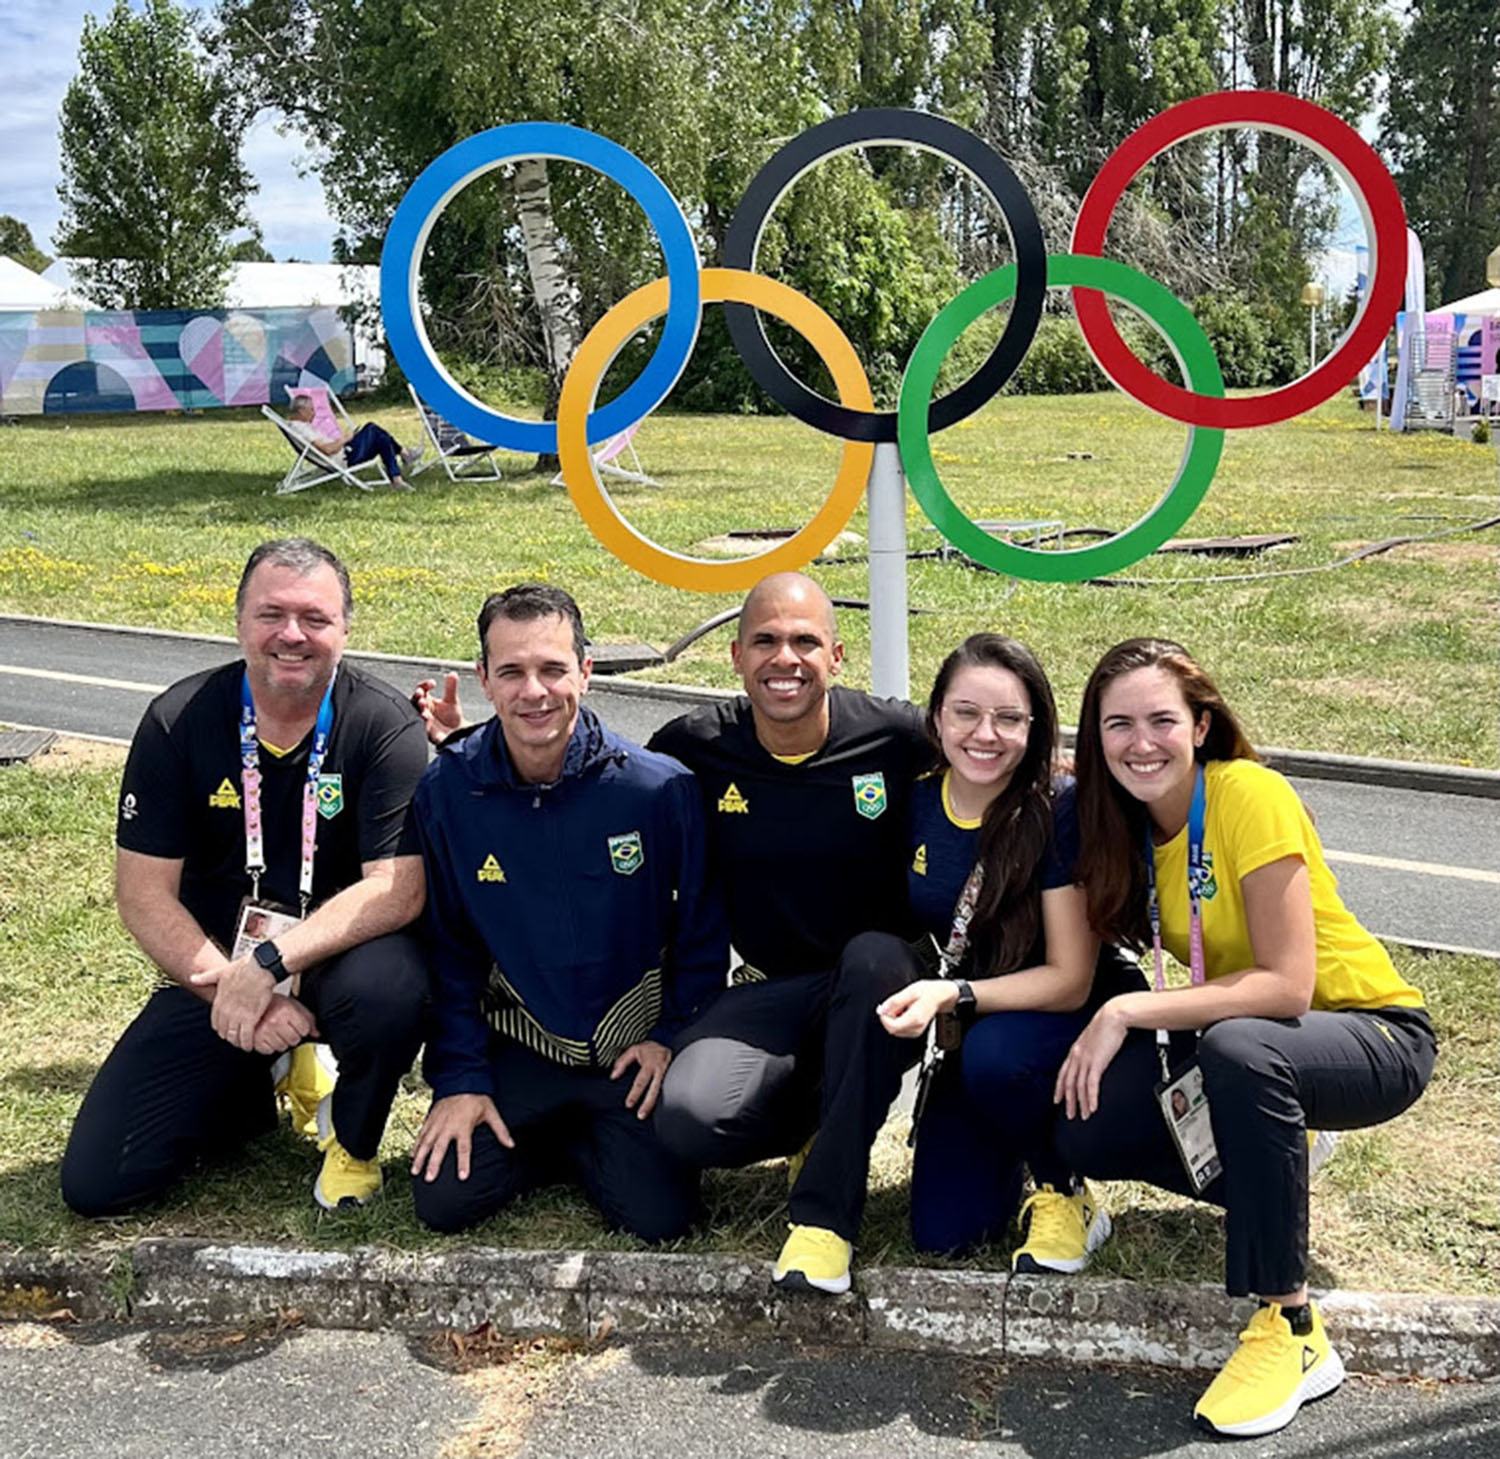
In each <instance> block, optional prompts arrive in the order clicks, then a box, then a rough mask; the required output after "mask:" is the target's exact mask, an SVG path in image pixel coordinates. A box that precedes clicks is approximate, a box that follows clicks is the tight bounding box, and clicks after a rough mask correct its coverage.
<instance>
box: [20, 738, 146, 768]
mask: <svg viewBox="0 0 1500 1459" xmlns="http://www.w3.org/2000/svg"><path fill="white" fill-rule="evenodd" d="M127 749H128V746H126V745H113V744H110V743H108V742H107V741H104V740H79V739H74V738H73V737H72V736H70V735H64V736H63V737H62V738H60V739H57V740H54V741H53V743H52V748H51V749H49V750H48V751H47V753H46V754H45V755H38V756H37V758H36V759H35V760H32V761H31V762H30V763H31V765H32V767H33V768H34V769H36V770H40V771H41V772H42V773H43V774H53V775H55V774H58V773H60V772H62V771H65V770H111V769H117V768H118V767H120V766H122V765H124V763H125V754H126V751H127Z"/></svg>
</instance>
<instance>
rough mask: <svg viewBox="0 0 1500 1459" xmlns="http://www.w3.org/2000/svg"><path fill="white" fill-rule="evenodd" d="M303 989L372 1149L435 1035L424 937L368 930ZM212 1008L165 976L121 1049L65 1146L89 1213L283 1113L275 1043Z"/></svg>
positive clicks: (73, 1197) (75, 1204) (68, 1189)
mask: <svg viewBox="0 0 1500 1459" xmlns="http://www.w3.org/2000/svg"><path fill="white" fill-rule="evenodd" d="M301 1001H302V1002H303V1003H305V1004H306V1005H307V1007H308V1009H309V1010H310V1011H311V1012H312V1015H313V1017H314V1018H315V1019H316V1020H317V1025H318V1032H319V1036H320V1037H321V1039H322V1040H323V1042H325V1043H327V1044H328V1045H329V1046H330V1048H332V1050H333V1052H334V1055H335V1057H336V1058H337V1059H338V1061H339V1079H338V1086H337V1088H336V1089H335V1091H334V1095H333V1127H334V1131H335V1133H336V1134H337V1135H338V1139H339V1143H340V1144H341V1145H342V1146H343V1147H344V1148H345V1149H346V1150H348V1151H349V1153H350V1154H351V1155H354V1156H356V1157H358V1158H359V1159H361V1160H369V1159H373V1158H374V1155H375V1153H376V1151H377V1150H378V1149H379V1146H380V1137H381V1134H382V1132H383V1131H384V1129H385V1122H386V1116H387V1115H388V1114H389V1113H390V1109H391V1101H392V1100H393V1099H394V1098H395V1097H396V1086H397V1084H398V1083H399V1082H400V1079H401V1076H402V1075H403V1074H405V1073H406V1071H407V1070H408V1069H410V1068H411V1066H412V1061H413V1060H414V1059H415V1058H416V1056H417V1049H418V1047H419V1046H420V1044H421V1042H422V1026H423V1021H424V1016H425V1009H426V1004H427V966H426V963H425V961H424V960H423V957H422V953H421V949H420V947H419V946H418V945H417V943H416V941H415V940H414V939H413V938H411V937H409V936H408V935H407V934H405V933H401V932H395V933H391V934H389V935H388V936H385V937H377V938H374V939H372V940H371V941H369V942H365V943H361V944H360V945H359V946H358V947H352V948H350V949H349V950H348V951H347V952H345V953H342V954H340V955H339V956H338V957H335V958H330V959H329V960H328V961H327V962H326V963H324V964H322V965H321V966H320V967H318V968H317V969H315V970H314V971H313V972H311V973H310V974H309V975H308V977H306V978H305V979H304V981H303V989H302V994H301ZM209 1012H210V1005H209V1004H208V1003H206V1002H204V1000H203V999H201V998H199V997H198V996H197V995H196V994H194V993H190V992H188V991H187V989H185V988H178V987H171V988H162V989H159V990H158V991H157V992H155V993H153V994H152V995H151V998H150V999H149V1000H148V1001H147V1003H146V1006H145V1007H144V1008H143V1009H142V1010H141V1011H140V1013H139V1014H138V1015H137V1016H136V1019H135V1021H134V1022H133V1023H132V1024H131V1025H130V1027H129V1028H127V1029H126V1030H125V1032H124V1033H123V1034H122V1035H121V1036H120V1040H119V1042H118V1043H117V1044H116V1045H115V1046H114V1048H113V1049H112V1050H111V1051H110V1054H109V1057H108V1058H107V1059H105V1061H104V1063H103V1065H102V1066H101V1068H100V1070H99V1073H98V1074H97V1075H96V1076H95V1078H94V1082H93V1084H92V1085H91V1086H90V1087H89V1092H88V1093H87V1094H86V1095H85V1096H84V1099H83V1104H82V1106H81V1107H80V1109H79V1111H78V1118H77V1119H76V1120H75V1121H74V1124H73V1131H72V1134H71V1135H70V1136H69V1137H68V1148H67V1151H66V1153H65V1154H64V1156H63V1163H62V1193H63V1199H64V1200H65V1201H66V1202H67V1203H68V1205H69V1206H70V1207H72V1209H73V1210H74V1211H76V1212H77V1213H78V1214H79V1215H80V1216H112V1215H116V1214H118V1213H119V1212H121V1211H126V1210H129V1209H130V1208H131V1207H132V1206H137V1205H140V1204H141V1203H142V1202H144V1201H149V1200H152V1199H153V1198H155V1197H157V1196H159V1195H161V1194H162V1193H163V1192H165V1191H166V1189H167V1188H168V1187H169V1186H170V1185H172V1183H173V1182H174V1181H176V1180H177V1179H178V1178H179V1177H180V1176H181V1175H182V1174H183V1173H184V1172H185V1171H187V1170H188V1169H189V1168H190V1167H191V1166H193V1165H194V1164H196V1163H197V1162H199V1161H200V1160H204V1159H208V1158H213V1157H215V1156H220V1155H225V1154H230V1153H232V1152H233V1151H235V1150H237V1149H238V1148H239V1147H240V1146H241V1145H243V1144H244V1143H245V1141H247V1140H249V1139H252V1138H253V1137H254V1136H256V1135H259V1134H263V1133H265V1132H266V1131H267V1130H269V1129H271V1128H272V1127H273V1126H274V1124H275V1123H276V1108H275V1103H274V1100H273V1097H272V1092H271V1065H272V1062H273V1060H272V1058H271V1056H269V1055H265V1054H256V1053H246V1052H245V1051H244V1050H242V1049H237V1048H235V1047H234V1045H233V1044H230V1043H228V1042H227V1041H225V1040H224V1039H222V1038H220V1037H219V1036H218V1034H216V1033H215V1032H214V1031H213V1027H212V1025H211V1024H210V1022H209Z"/></svg>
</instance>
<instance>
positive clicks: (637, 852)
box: [609, 831, 646, 876]
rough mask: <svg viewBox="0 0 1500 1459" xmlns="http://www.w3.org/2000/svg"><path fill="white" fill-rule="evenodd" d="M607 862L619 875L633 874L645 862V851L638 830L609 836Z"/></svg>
mask: <svg viewBox="0 0 1500 1459" xmlns="http://www.w3.org/2000/svg"><path fill="white" fill-rule="evenodd" d="M609 864H610V865H611V866H612V867H614V869H615V871H616V872H617V873H618V874H619V875H620V876H634V875H635V874H636V872H638V871H639V870H640V869H641V867H643V866H644V865H645V864H646V852H645V849H644V848H643V847H642V845H641V833H640V832H639V831H627V832H626V833H625V834H624V835H623V836H611V837H610V838H609Z"/></svg>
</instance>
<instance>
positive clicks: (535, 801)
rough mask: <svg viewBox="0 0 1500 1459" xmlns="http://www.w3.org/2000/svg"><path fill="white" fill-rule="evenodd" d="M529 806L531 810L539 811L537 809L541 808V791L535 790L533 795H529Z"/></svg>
mask: <svg viewBox="0 0 1500 1459" xmlns="http://www.w3.org/2000/svg"><path fill="white" fill-rule="evenodd" d="M531 808H532V810H534V811H539V810H541V808H542V793H541V791H537V792H536V793H535V794H534V795H533V796H532V797H531Z"/></svg>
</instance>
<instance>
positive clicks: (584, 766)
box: [440, 704, 627, 790]
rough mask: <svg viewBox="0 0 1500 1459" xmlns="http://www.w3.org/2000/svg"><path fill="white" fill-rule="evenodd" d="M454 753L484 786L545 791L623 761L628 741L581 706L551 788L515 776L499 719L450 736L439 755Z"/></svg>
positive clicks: (550, 783)
mask: <svg viewBox="0 0 1500 1459" xmlns="http://www.w3.org/2000/svg"><path fill="white" fill-rule="evenodd" d="M448 752H451V753H455V754H458V755H461V756H462V757H463V758H464V761H465V764H466V766H467V769H468V771H469V773H470V774H471V775H472V776H474V778H475V779H477V780H478V781H479V782H480V783H481V784H483V785H486V786H497V787H501V788H503V789H506V790H546V789H548V788H549V786H550V785H560V784H561V783H562V782H563V781H565V780H576V779H577V778H578V777H579V776H580V775H584V774H587V773H588V772H589V771H591V770H594V769H596V768H598V767H600V766H603V765H606V764H609V763H611V762H614V761H623V760H624V759H625V758H626V755H627V749H626V744H625V741H624V740H622V739H621V738H620V737H619V736H618V735H616V734H614V733H613V732H612V731H610V730H609V729H607V728H605V725H604V723H603V721H602V720H601V719H600V718H599V716H598V715H597V714H595V713H594V711H593V710H592V709H590V708H589V707H588V705H586V704H580V705H579V706H578V722H577V724H575V725H574V726H573V733H572V735H571V736H570V737H569V739H568V748H567V750H566V751H565V752H564V754H563V765H562V773H561V774H560V775H559V776H558V777H557V779H556V780H554V781H551V782H549V785H539V784H536V783H534V782H531V781H523V780H522V779H521V778H520V776H518V775H517V774H516V767H515V763H514V761H512V759H511V757H510V751H509V750H508V749H507V748H506V744H505V734H504V732H503V731H502V730H501V728H500V721H499V720H498V719H490V720H487V721H486V722H485V723H484V724H482V725H477V726H475V728H474V729H473V730H471V731H464V732H462V733H461V734H460V735H458V736H452V735H450V736H449V738H448V739H447V740H445V741H444V742H443V745H442V747H441V750H440V753H448Z"/></svg>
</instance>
